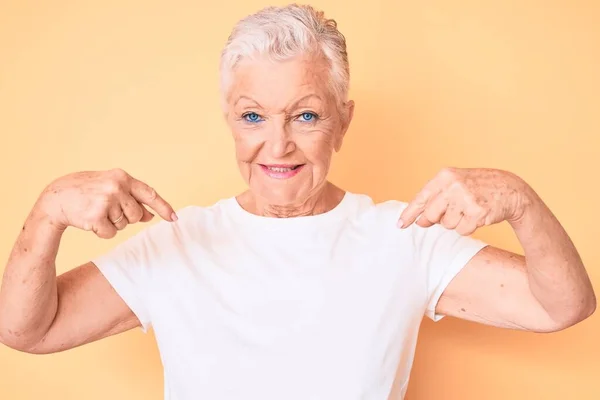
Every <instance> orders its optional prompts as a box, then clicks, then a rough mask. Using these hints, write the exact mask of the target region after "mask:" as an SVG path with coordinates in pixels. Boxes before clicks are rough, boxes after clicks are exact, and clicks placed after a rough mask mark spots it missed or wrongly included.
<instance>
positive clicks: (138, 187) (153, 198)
mask: <svg viewBox="0 0 600 400" xmlns="http://www.w3.org/2000/svg"><path fill="white" fill-rule="evenodd" d="M131 195H132V196H133V198H134V199H136V200H137V201H139V202H140V203H143V204H146V205H147V206H148V207H150V208H151V209H153V210H154V211H156V213H157V214H158V215H160V216H161V218H162V219H164V220H166V221H171V222H173V221H177V215H176V214H175V211H174V210H173V207H171V205H170V204H169V203H167V201H165V199H163V198H162V197H160V195H159V194H158V193H156V190H154V188H152V187H150V186H148V185H147V184H145V183H144V182H142V181H139V180H137V179H135V178H132V182H131Z"/></svg>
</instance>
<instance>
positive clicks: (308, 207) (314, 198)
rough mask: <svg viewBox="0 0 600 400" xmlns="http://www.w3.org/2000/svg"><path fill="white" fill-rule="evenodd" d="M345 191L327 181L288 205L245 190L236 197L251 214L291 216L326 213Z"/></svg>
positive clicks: (336, 203)
mask: <svg viewBox="0 0 600 400" xmlns="http://www.w3.org/2000/svg"><path fill="white" fill-rule="evenodd" d="M344 194H345V192H344V191H343V190H342V189H340V188H338V187H336V186H335V185H333V184H331V183H329V182H327V183H326V184H325V185H324V186H323V188H321V189H320V190H319V191H316V192H315V193H314V194H312V195H311V196H309V197H308V198H307V199H305V200H304V201H302V202H298V203H295V204H289V205H278V204H270V203H269V202H268V201H265V200H263V199H260V198H258V197H257V196H255V195H254V194H253V193H252V192H250V191H247V192H245V193H243V194H241V195H240V196H239V197H238V202H239V203H240V205H241V206H242V207H243V208H244V209H246V211H248V212H251V213H253V214H257V215H261V216H266V217H273V218H293V217H304V216H310V215H318V214H322V213H326V212H328V211H331V210H332V209H333V208H335V207H336V206H337V205H338V204H339V203H340V201H342V199H343V197H344Z"/></svg>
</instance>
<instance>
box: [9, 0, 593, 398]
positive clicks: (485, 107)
mask: <svg viewBox="0 0 600 400" xmlns="http://www.w3.org/2000/svg"><path fill="white" fill-rule="evenodd" d="M265 5H267V3H266V2H263V1H257V0H252V1H248V0H231V1H216V2H213V1H210V2H209V1H207V0H204V1H201V0H197V1H169V2H167V1H163V2H155V1H135V0H127V1H102V2H101V1H97V2H93V3H92V2H75V1H64V0H63V1H58V0H57V1H52V2H34V1H31V0H26V1H9V0H3V1H2V2H1V3H0V134H1V139H2V140H1V146H0V185H1V186H0V187H1V190H2V195H1V197H0V199H1V202H2V203H1V211H2V217H1V218H2V229H1V230H0V239H1V240H0V257H1V258H2V259H6V258H7V257H8V253H9V250H10V248H11V247H12V244H13V241H14V238H15V237H16V235H17V233H18V232H19V230H20V227H21V224H22V221H23V220H24V218H25V216H26V214H27V212H28V210H29V208H30V207H31V205H32V203H33V202H34V200H35V198H36V197H37V195H38V193H39V192H40V190H41V189H42V188H43V187H44V185H46V184H47V183H48V182H49V181H50V180H52V179H54V178H55V177H57V176H60V175H63V174H66V173H68V172H71V171H76V170H84V169H87V170H89V169H107V168H112V167H121V168H124V169H125V170H127V171H129V172H130V173H131V174H132V175H134V176H136V177H138V178H140V179H142V180H145V181H146V182H148V183H150V184H151V185H153V186H154V187H156V188H157V189H158V190H159V192H160V193H161V194H162V195H163V196H164V197H165V198H167V199H168V200H169V201H171V202H172V204H173V205H174V206H175V207H177V208H179V207H182V206H185V205H188V204H199V205H208V204H211V203H212V202H214V201H216V200H217V199H219V198H222V197H226V196H232V195H234V194H236V193H238V192H239V191H241V190H242V189H243V187H244V186H243V184H242V181H241V178H240V177H239V176H238V172H237V169H236V165H235V163H234V153H233V147H232V146H233V142H232V140H231V139H230V136H229V134H228V131H227V128H226V126H225V124H224V122H223V120H222V118H221V114H220V110H219V99H218V81H217V79H218V74H217V64H218V56H219V52H220V50H221V47H222V45H223V44H224V42H225V40H226V38H227V35H228V33H229V30H230V29H231V27H232V26H233V24H234V23H235V21H236V20H237V19H239V18H241V17H243V16H245V15H247V14H248V13H251V12H253V11H256V10H257V9H259V8H262V7H263V6H265ZM313 5H315V6H317V7H318V8H322V9H324V10H325V11H326V12H327V13H328V14H329V15H330V16H331V17H334V18H335V19H336V20H337V21H338V23H339V26H340V29H341V30H342V31H343V33H344V34H345V35H346V37H347V39H348V48H349V54H350V60H351V75H352V82H351V83H352V89H351V94H352V97H353V98H354V99H355V100H356V104H357V106H356V116H355V120H354V123H353V124H352V126H351V128H350V131H349V134H348V136H347V140H346V142H345V145H344V148H343V149H342V152H341V153H340V154H339V155H338V156H337V157H336V158H335V160H334V168H333V171H332V174H331V178H332V180H333V181H334V182H335V183H337V184H339V185H341V186H342V187H344V188H345V189H347V190H351V191H354V192H363V193H368V194H370V195H371V196H373V197H374V198H375V199H376V200H384V199H389V198H395V199H402V200H410V198H411V197H412V196H413V195H414V194H415V193H416V191H417V190H418V189H420V187H421V186H422V185H423V184H424V183H425V182H426V180H427V179H429V178H430V177H432V176H433V174H435V173H436V172H437V171H438V170H439V169H440V168H441V167H443V166H446V165H452V166H473V167H474V166H486V167H496V168H503V169H509V170H511V171H514V172H516V173H517V174H519V175H521V176H522V177H523V178H525V179H526V180H527V181H528V182H529V183H530V184H531V185H532V186H533V187H534V188H535V189H536V190H537V191H538V193H540V194H541V196H542V197H543V198H544V199H545V200H546V202H547V203H548V204H549V205H550V207H551V208H552V209H553V210H554V211H555V213H556V214H557V216H558V217H559V219H560V220H561V221H562V222H563V224H564V225H565V227H566V228H567V230H568V232H569V233H570V234H571V236H572V238H573V240H574V241H575V242H576V244H577V246H578V248H579V250H580V252H581V254H582V256H583V259H584V261H585V262H586V264H587V267H588V269H589V271H590V274H591V277H592V280H593V282H594V284H595V287H596V290H597V291H599V290H600V267H599V266H598V265H599V263H600V251H599V246H598V243H597V242H598V240H599V238H600V231H599V229H598V194H599V191H598V184H599V182H600V181H599V179H598V173H599V172H600V161H599V160H600V154H599V150H600V140H599V137H600V116H599V114H600V100H599V99H600V23H598V21H599V20H600V3H598V2H595V1H591V0H590V1H567V0H563V1H533V0H530V1H516V0H515V1H495V2H479V1H466V0H465V1H453V2H449V1H443V0H439V1H426V2H425V1H423V2H419V1H398V0H379V1H377V0H371V1H368V2H356V1H350V2H349V1H347V0H322V1H314V2H313ZM371 176H375V177H376V178H372V177H371ZM141 228H143V227H142V226H133V227H130V228H128V230H126V231H124V232H122V233H121V234H120V235H118V236H117V237H116V238H115V239H112V240H109V241H106V240H100V239H97V238H96V237H95V236H94V235H92V234H86V233H84V232H81V231H69V232H68V234H67V235H66V236H65V239H64V241H63V246H62V248H61V251H60V255H59V260H58V268H59V272H62V271H65V270H67V269H69V268H71V267H73V266H75V265H77V264H80V263H83V262H85V261H87V260H88V259H89V258H90V257H92V256H95V255H97V254H99V253H101V252H103V251H106V250H108V249H109V248H110V247H112V246H114V245H115V244H116V243H118V242H120V241H122V240H124V239H125V238H126V237H128V236H130V235H131V234H133V233H134V232H136V231H137V230H139V229H141ZM476 235H477V236H479V237H481V238H483V239H485V240H488V241H490V242H492V243H493V244H495V245H498V246H501V247H505V248H509V249H512V250H519V247H518V243H517V242H516V240H515V238H514V236H513V234H512V233H511V231H510V230H509V228H508V227H507V226H506V224H503V225H498V226H494V227H491V228H486V230H483V231H480V232H478V233H477V234H476ZM599 341H600V313H596V314H595V315H594V316H593V317H592V318H591V319H589V320H587V321H585V322H584V323H581V324H580V325H577V326H576V327H573V328H571V329H569V330H567V331H563V332H560V333H556V334H548V335H536V334H528V333H520V332H512V331H505V330H500V329H494V328H489V327H484V326H477V325H475V324H471V323H467V322H463V321H458V320H451V319H449V318H448V319H445V320H443V321H442V322H440V323H438V324H433V323H431V322H429V321H426V322H425V323H424V324H423V327H422V330H421V339H420V342H419V345H418V351H417V357H416V361H415V365H414V369H413V374H412V380H411V383H410V386H409V393H408V399H409V400H429V399H456V400H459V399H460V400H468V399H477V400H481V399H486V400H494V399H498V400H500V399H502V400H505V399H545V400H550V399H590V400H591V399H599V398H600V344H599ZM49 398H51V399H62V400H67V399H86V400H98V399H147V400H152V399H156V400H158V399H162V370H161V365H160V358H159V355H158V352H157V349H156V347H155V344H154V341H153V336H152V334H148V335H143V334H142V333H141V332H140V331H139V330H134V331H131V332H128V333H125V334H123V335H120V336H118V337H113V338H109V339H106V340H104V341H102V342H98V343H94V344H90V345H87V346H84V347H81V348H78V349H75V350H71V351H68V352H65V353H61V354H54V355H49V356H32V355H26V354H21V353H18V352H16V351H12V350H10V349H8V348H6V347H1V348H0V399H2V400H4V399H6V400H13V399H15V400H25V399H31V400H33V399H36V400H37V399H49Z"/></svg>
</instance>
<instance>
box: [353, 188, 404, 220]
mask: <svg viewBox="0 0 600 400" xmlns="http://www.w3.org/2000/svg"><path fill="white" fill-rule="evenodd" d="M348 196H351V198H352V199H353V202H354V203H355V204H356V210H357V213H356V217H358V218H361V219H366V220H371V221H373V222H375V221H381V222H383V221H389V220H393V219H394V218H395V220H396V221H397V220H398V218H399V217H400V214H401V213H402V211H403V210H404V209H405V208H406V206H407V205H408V203H407V202H404V201H401V200H394V199H387V200H382V201H375V200H373V198H372V197H371V196H369V195H367V194H362V193H348ZM394 222H395V221H394Z"/></svg>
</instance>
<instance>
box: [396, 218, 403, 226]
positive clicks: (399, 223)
mask: <svg viewBox="0 0 600 400" xmlns="http://www.w3.org/2000/svg"><path fill="white" fill-rule="evenodd" d="M396 225H397V226H398V228H404V221H402V220H401V219H399V220H398V223H397V224H396Z"/></svg>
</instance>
